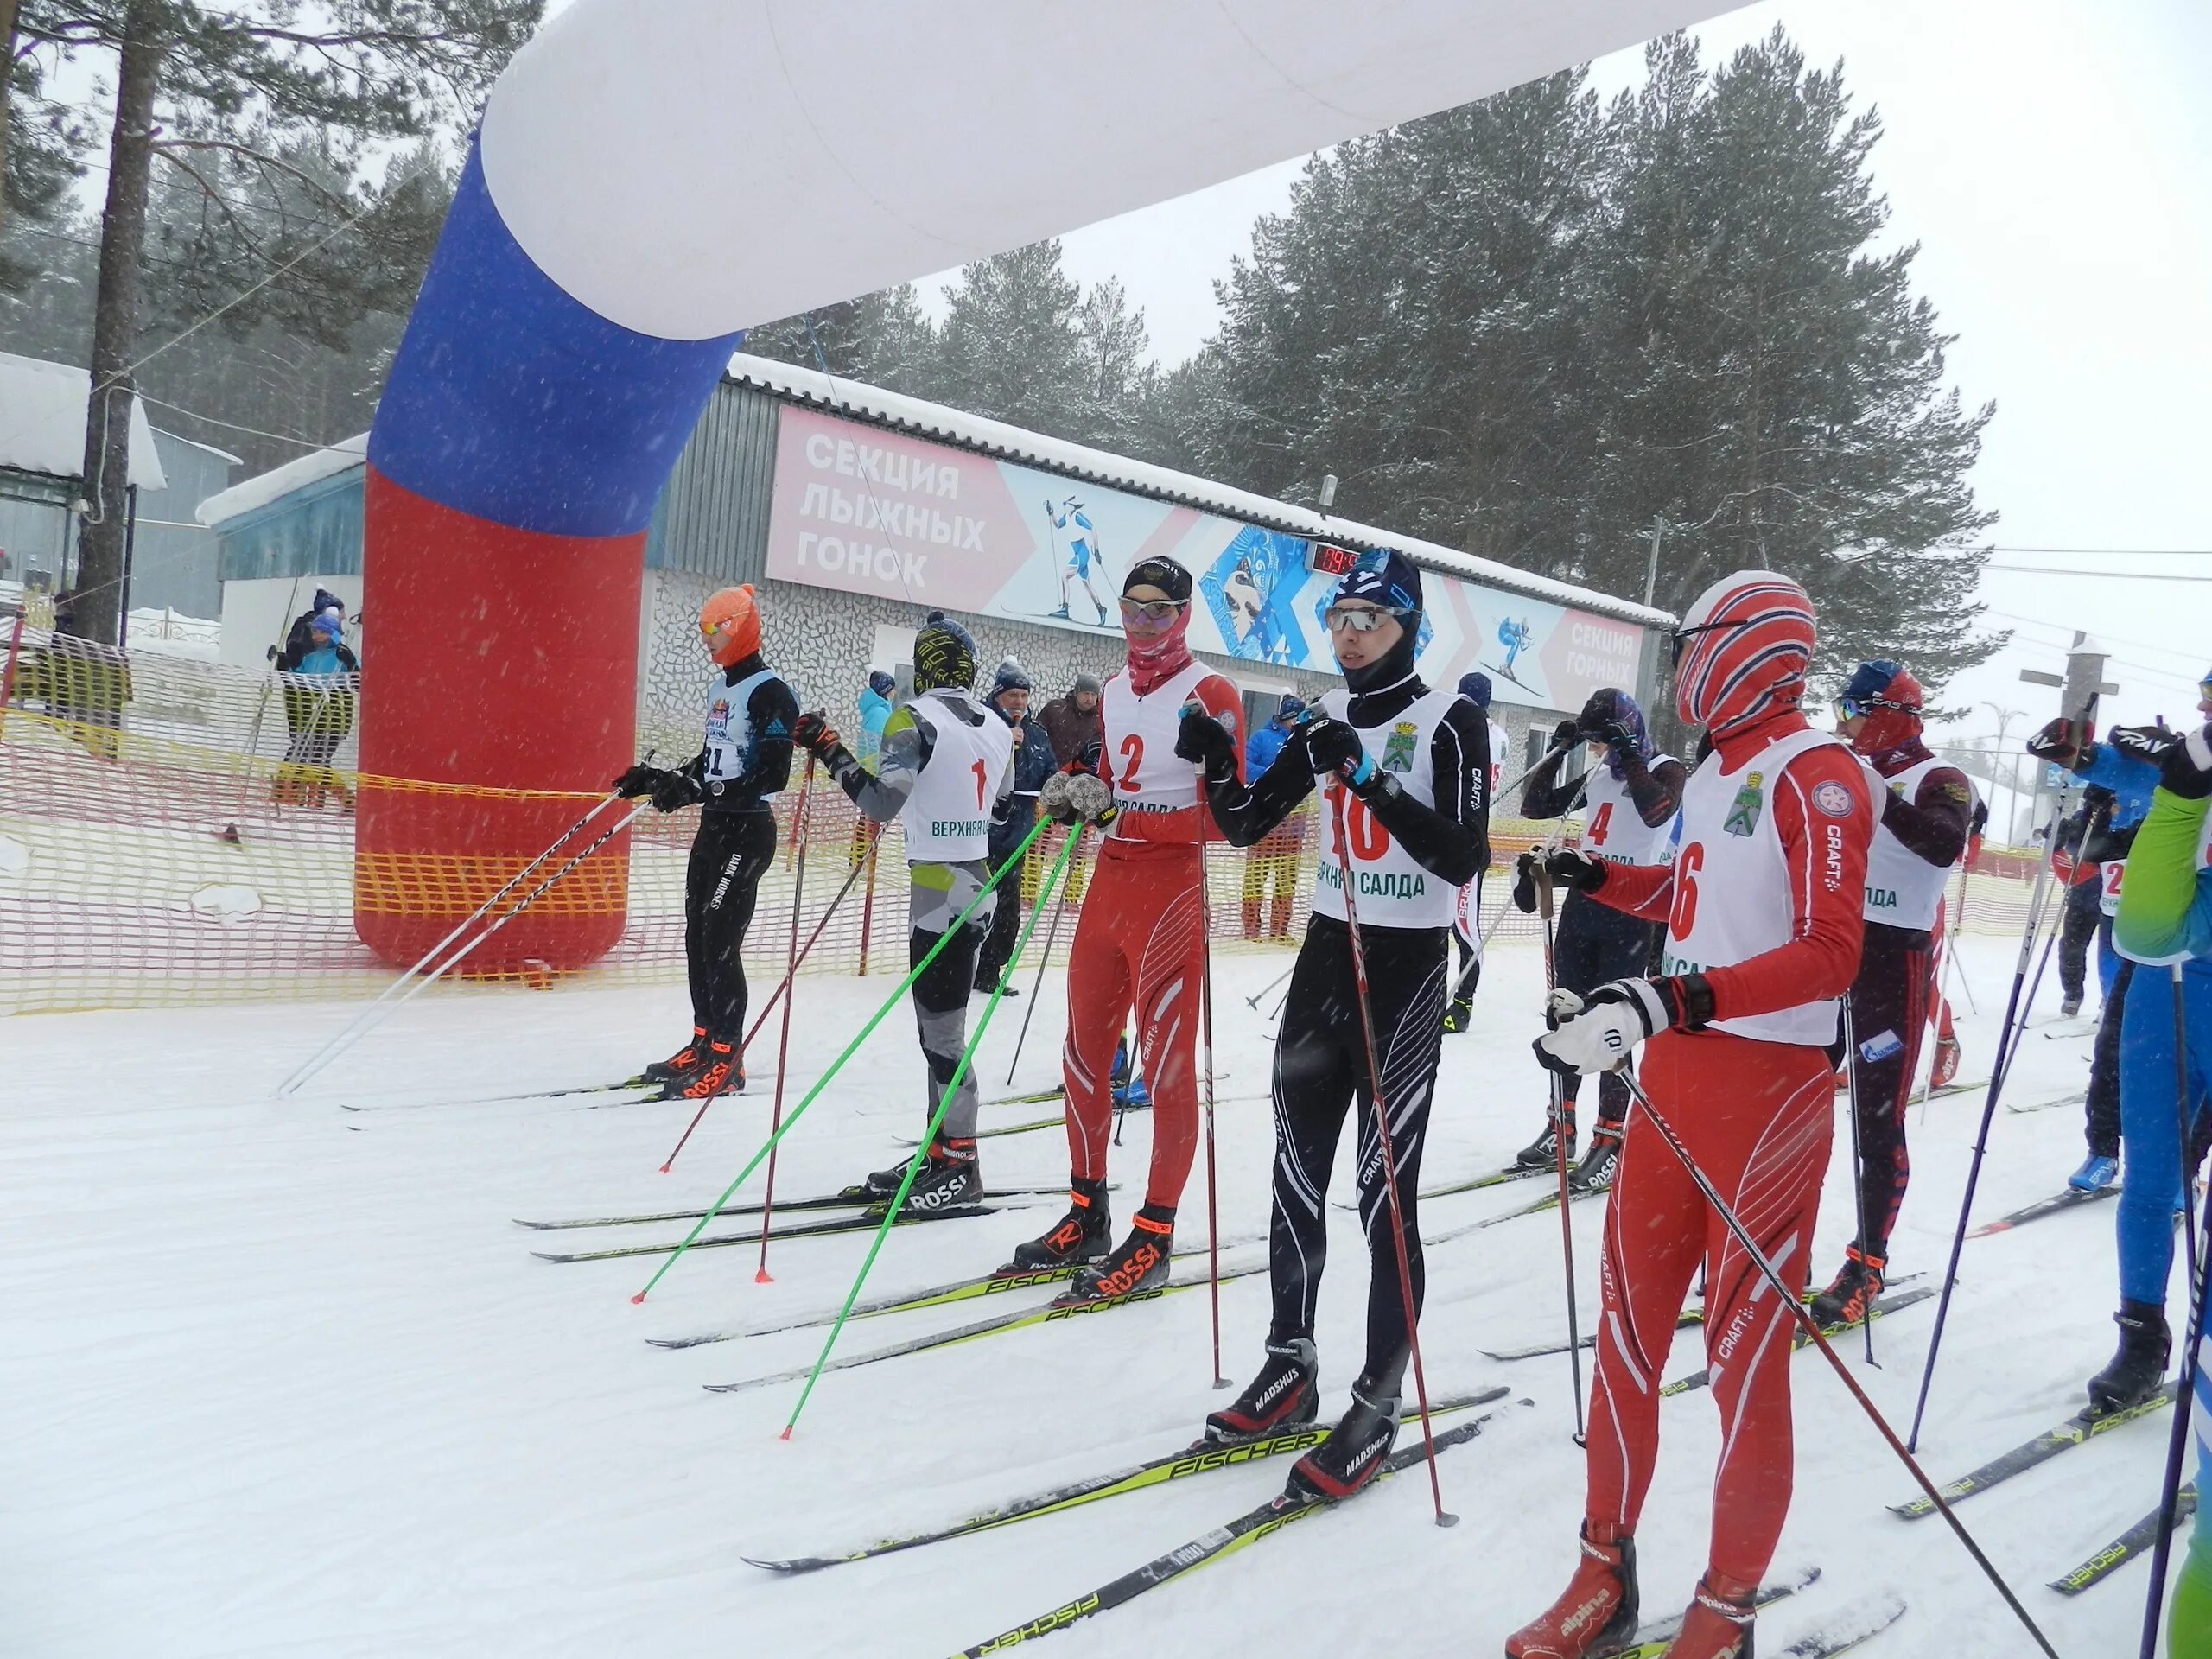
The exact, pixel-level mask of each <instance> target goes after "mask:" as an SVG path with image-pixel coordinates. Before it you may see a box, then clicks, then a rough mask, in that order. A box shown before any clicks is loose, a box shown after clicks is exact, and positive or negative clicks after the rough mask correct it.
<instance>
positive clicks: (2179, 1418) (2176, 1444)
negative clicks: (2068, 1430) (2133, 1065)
mask: <svg viewBox="0 0 2212 1659" xmlns="http://www.w3.org/2000/svg"><path fill="white" fill-rule="evenodd" d="M2174 998H2175V1001H2174V1071H2175V1072H2176V1074H2177V1082H2178V1083H2179V1084H2180V1085H2181V1091H2180V1094H2179V1096H2177V1098H2178V1100H2179V1105H2178V1106H2177V1113H2178V1114H2179V1116H2180V1118H2181V1128H2182V1140H2181V1149H2182V1170H2181V1179H2182V1186H2183V1190H2184V1191H2185V1192H2186V1191H2187V1190H2188V1189H2190V1188H2192V1187H2194V1185H2196V1172H2195V1171H2194V1170H2193V1169H2191V1168H2190V1160H2189V1133H2188V1131H2189V1127H2190V1125H2189V1117H2190V1112H2189V1105H2190V1098H2189V1050H2188V1047H2187V1045H2186V1039H2187V1035H2188V1031H2187V1024H2186V1020H2185V1019H2184V1016H2183V1006H2182V1002H2181V1000H2180V999H2181V969H2180V968H2179V967H2178V966H2177V967H2176V968H2175V969H2174ZM2190 1200H2191V1202H2192V1203H2193V1202H2194V1195H2193V1193H2192V1194H2191V1195H2190ZM2204 1219H2205V1221H2206V1223H2207V1224H2212V1205H2207V1206H2206V1207H2205V1213H2204ZM2189 1249H2190V1264H2191V1265H2190V1272H2191V1277H2190V1309H2189V1324H2188V1326H2187V1329H2188V1332H2189V1341H2188V1343H2187V1344H2186V1345H2185V1346H2184V1347H2183V1349H2182V1351H2181V1371H2180V1376H2179V1378H2178V1392H2177V1395H2176V1396H2175V1399H2174V1426H2173V1428H2172V1430H2171V1433H2170V1434H2169V1436H2168V1438H2167V1440H2166V1475H2165V1480H2164V1484H2162V1485H2161V1486H2160V1487H2159V1489H2158V1541H2157V1542H2156V1543H2155V1544H2153V1545H2152V1548H2151V1590H2150V1593H2149V1595H2148V1597H2147V1598H2146V1599H2145V1603H2144V1607H2143V1645H2142V1649H2141V1652H2140V1659H2152V1655H2153V1654H2154V1653H2155V1652H2156V1651H2157V1649H2158V1615H2159V1613H2160V1612H2161V1611H2163V1609H2164V1605H2165V1595H2166V1568H2167V1566H2168V1564H2169V1563H2170V1562H2171V1560H2172V1558H2173V1543H2174V1522H2175V1519H2176V1510H2177V1507H2178V1502H2179V1495H2180V1491H2181V1471H2182V1467H2183V1464H2184V1463H2186V1461H2187V1460H2188V1457H2189V1426H2190V1415H2191V1414H2190V1402H2191V1401H2192V1400H2193V1399H2194V1398H2195V1396H2196V1390H2195V1389H2194V1388H2193V1387H2192V1386H2191V1384H2192V1383H2193V1382H2194V1381H2195V1378H2196V1363H2197V1351H2198V1349H2199V1348H2200V1347H2201V1346H2202V1344H2203V1341H2204V1289H2203V1287H2202V1285H2200V1284H2198V1283H2197V1282H2196V1278H2195V1271H2196V1263H2197V1262H2203V1261H2207V1260H2212V1237H2207V1238H2202V1239H2200V1238H2199V1237H2198V1236H2197V1234H2196V1217H2195V1216H2193V1215H2192V1216H2191V1217H2190V1236H2189Z"/></svg>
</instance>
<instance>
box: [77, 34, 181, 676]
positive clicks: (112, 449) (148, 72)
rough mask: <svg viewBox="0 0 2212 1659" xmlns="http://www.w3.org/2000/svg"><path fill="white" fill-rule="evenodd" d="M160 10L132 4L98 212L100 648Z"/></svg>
mask: <svg viewBox="0 0 2212 1659" xmlns="http://www.w3.org/2000/svg"><path fill="white" fill-rule="evenodd" d="M161 21H162V7H161V6H160V5H158V4H157V3H155V0H131V4H130V10H129V12H128V14H127V16H126V18H125V22H124V42H123V61H122V67H121V69H120V72H119V73H118V76H117V80H116V93H115V133H114V137H113V138H112V140H111V142H110V143H109V145H108V175H107V206H106V207H105V209H104V210H103V211H102V213H101V214H100V276H99V296H98V299H97V301H96V302H95V308H94V310H93V313H92V363H91V365H90V366H91V369H92V398H91V401H90V403H89V404H87V405H86V410H85V496H86V499H87V500H89V501H90V502H91V503H92V511H91V512H89V513H87V514H86V517H85V520H84V523H83V525H82V527H81V528H80V529H79V531H78V535H77V580H76V582H75V583H74V585H73V591H74V592H75V593H76V594H79V596H80V600H79V603H78V604H77V606H76V607H75V610H76V618H77V632H79V633H80V634H82V635H83V636H84V637H85V638H86V639H96V640H98V641H99V643H101V644H102V645H114V644H115V643H116V642H117V640H118V637H119V635H120V632H121V630H120V626H119V625H120V621H121V610H120V607H121V604H122V594H123V586H124V582H123V575H124V572H123V560H124V529H125V525H126V519H127V515H128V497H127V494H126V492H127V491H128V489H129V487H130V409H131V403H132V393H131V380H130V373H129V369H130V356H131V353H132V352H133V351H135V350H136V349H137V343H138V286H139V277H140V271H139V255H140V252H141V251H143V248H144V246H145V243H146V199H147V192H148V186H149V183H150V181H151V178H152V174H153V167H154V90H155V87H156V86H157V85H158V83H159V82H160V79H161V71H162V49H163V48H164V46H165V45H166V43H167V42H166V40H165V37H164V32H163V30H162V28H161Z"/></svg>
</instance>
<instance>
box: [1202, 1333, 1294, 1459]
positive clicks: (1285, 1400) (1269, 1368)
mask: <svg viewBox="0 0 2212 1659" xmlns="http://www.w3.org/2000/svg"><path fill="white" fill-rule="evenodd" d="M1320 1378H1321V1357H1320V1355H1319V1352H1318V1351H1316V1350H1315V1348H1314V1346H1313V1339H1312V1338H1309V1337H1291V1338H1287V1339H1286V1340H1284V1341H1282V1342H1273V1341H1270V1342H1269V1343H1268V1363H1266V1364H1264V1365H1262V1366H1261V1367H1260V1374H1259V1375H1258V1376H1255V1377H1254V1378H1253V1379H1252V1382H1251V1385H1250V1386H1249V1388H1247V1389H1245V1390H1244V1392H1243V1393H1242V1394H1240V1395H1237V1396H1236V1403H1235V1404H1233V1405H1231V1406H1230V1407H1229V1408H1227V1409H1226V1410H1224V1411H1217V1412H1215V1413H1214V1414H1212V1415H1211V1416H1210V1417H1208V1418H1207V1419H1206V1436H1205V1443H1206V1444H1207V1445H1208V1446H1242V1445H1243V1444H1245V1443H1246V1442H1247V1441H1249V1440H1264V1439H1266V1438H1267V1437H1268V1435H1270V1434H1280V1433H1282V1432H1283V1430H1285V1429H1287V1428H1298V1427H1303V1426H1304V1425H1306V1424H1307V1423H1310V1422H1312V1421H1313V1419H1314V1418H1315V1417H1316V1416H1317V1415H1318V1414H1319V1412H1320V1409H1321V1395H1320Z"/></svg>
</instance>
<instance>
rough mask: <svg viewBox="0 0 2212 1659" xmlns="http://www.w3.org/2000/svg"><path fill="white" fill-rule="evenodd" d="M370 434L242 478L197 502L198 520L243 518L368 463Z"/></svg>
mask: <svg viewBox="0 0 2212 1659" xmlns="http://www.w3.org/2000/svg"><path fill="white" fill-rule="evenodd" d="M368 459H369V435H368V434H367V433H365V432H357V433H355V434H354V435H353V436H352V437H350V438H340V440H339V441H338V442H336V443H334V444H332V445H331V446H330V447H329V448H327V449H313V450H310V451H308V453H307V454H304V455H302V456H301V457H300V458H299V459H298V460H297V461H286V462H285V463H284V464H283V466H282V467H271V468H270V470H269V471H267V472H265V473H263V474H259V475H258V476H257V477H254V478H249V479H244V480H240V481H239V482H238V483H236V484H233V485H232V486H231V487H230V488H229V489H227V490H220V491H218V492H217V493H215V494H213V495H211V496H209V497H208V498H207V499H206V500H205V501H202V502H201V503H200V511H199V514H198V517H199V519H200V523H201V524H206V525H207V526H208V528H210V529H211V530H212V529H213V528H214V527H215V526H216V525H218V524H225V523H227V522H228V521H229V520H231V519H232V518H244V517H245V515H246V514H247V513H249V512H252V511H253V510H254V509H255V508H257V507H265V506H267V505H269V504H270V502H272V501H275V500H277V499H279V498H280V497H283V496H287V495H289V494H290V493H292V492H293V491H294V490H298V489H304V488H306V487H307V486H308V485H310V484H317V483H320V482H321V481H322V480H324V479H326V478H335V477H336V476H337V475H338V474H340V473H347V472H351V471H353V468H354V467H362V466H365V465H367V464H368Z"/></svg>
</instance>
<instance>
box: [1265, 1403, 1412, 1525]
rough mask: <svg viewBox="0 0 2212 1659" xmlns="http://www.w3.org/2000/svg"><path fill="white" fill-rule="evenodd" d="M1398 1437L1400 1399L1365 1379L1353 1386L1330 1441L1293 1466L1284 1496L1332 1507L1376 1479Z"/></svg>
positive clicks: (1284, 1489) (1324, 1442) (1330, 1434)
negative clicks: (1377, 1472) (1347, 1407)
mask: <svg viewBox="0 0 2212 1659" xmlns="http://www.w3.org/2000/svg"><path fill="white" fill-rule="evenodd" d="M1397 1438H1398V1397H1397V1395H1395V1394H1384V1393H1383V1392H1382V1391H1381V1389H1378V1388H1376V1385H1375V1384H1374V1383H1370V1382H1369V1381H1368V1380H1367V1379H1366V1378H1365V1377H1361V1378H1360V1379H1359V1381H1358V1382H1357V1383H1353V1384H1352V1385H1351V1410H1349V1411H1347V1412H1346V1413H1344V1415H1343V1416H1341V1417H1339V1418H1338V1419H1337V1426H1336V1427H1334V1428H1332V1429H1331V1430H1330V1431H1329V1438H1328V1439H1327V1440H1324V1441H1322V1442H1321V1444H1320V1445H1319V1446H1315V1447H1314V1448H1313V1450H1312V1451H1311V1452H1307V1453H1306V1455H1305V1456H1304V1457H1302V1458H1300V1459H1299V1460H1298V1461H1297V1462H1296V1463H1294V1464H1293V1465H1291V1470H1290V1478H1289V1479H1288V1480H1287V1481H1285V1482H1284V1483H1283V1488H1282V1495H1283V1496H1284V1497H1287V1498H1291V1499H1294V1500H1296V1501H1299V1502H1310V1501H1311V1500H1313V1499H1314V1498H1319V1499H1322V1500H1323V1501H1325V1502H1326V1503H1336V1502H1338V1500H1339V1499H1342V1498H1347V1497H1351V1495H1352V1494H1353V1493H1354V1492H1356V1491H1359V1489H1360V1488H1361V1487H1363V1486H1364V1485H1366V1484H1367V1483H1368V1482H1369V1481H1370V1480H1372V1479H1374V1478H1375V1476H1376V1471H1378V1470H1380V1469H1381V1468H1382V1467H1383V1459H1385V1458H1387V1457H1389V1455H1390V1447H1391V1445H1392V1443H1393V1442H1395V1440H1397Z"/></svg>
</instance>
